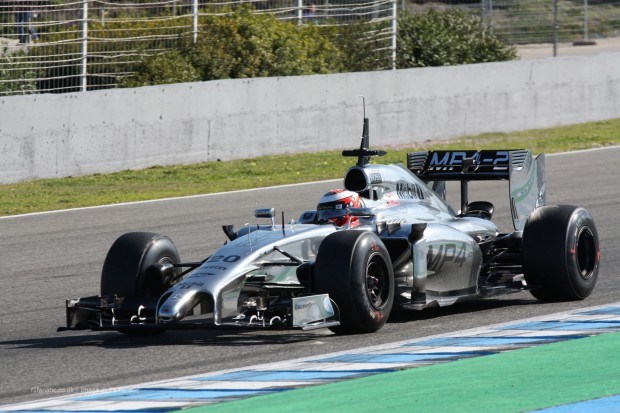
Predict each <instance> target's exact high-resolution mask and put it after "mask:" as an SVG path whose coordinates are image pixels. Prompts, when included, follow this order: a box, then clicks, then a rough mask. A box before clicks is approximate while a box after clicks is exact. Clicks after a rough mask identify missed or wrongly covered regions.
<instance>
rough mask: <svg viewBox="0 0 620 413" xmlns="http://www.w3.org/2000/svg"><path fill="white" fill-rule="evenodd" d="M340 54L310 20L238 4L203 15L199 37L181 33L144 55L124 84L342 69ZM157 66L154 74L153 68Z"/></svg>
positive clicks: (341, 56) (291, 74)
mask: <svg viewBox="0 0 620 413" xmlns="http://www.w3.org/2000/svg"><path fill="white" fill-rule="evenodd" d="M342 61H343V55H342V53H341V52H340V50H339V49H338V48H337V47H336V46H335V45H334V44H333V43H332V42H331V41H330V40H329V38H328V37H326V36H323V35H321V33H320V32H319V30H318V28H317V27H315V26H313V25H308V26H298V25H296V24H291V23H288V22H283V21H280V20H278V19H276V18H275V17H274V16H271V15H261V14H252V13H250V11H249V10H248V9H247V8H242V9H240V10H239V11H237V12H235V13H233V14H232V15H230V16H207V17H205V18H204V19H203V20H202V21H201V28H200V33H199V34H198V41H197V42H196V43H194V42H193V38H192V36H183V38H182V39H181V41H180V42H179V46H178V48H177V50H175V51H174V52H166V53H164V54H161V55H158V56H157V57H156V58H155V59H146V60H145V62H144V63H143V64H141V65H140V66H139V67H138V70H137V72H136V73H135V74H134V75H132V76H131V77H130V78H129V79H128V80H126V81H125V82H124V85H127V86H129V85H136V84H161V83H172V82H178V81H179V77H188V78H190V79H191V80H213V79H231V78H248V77H264V76H296V75H309V74H317V73H335V72H339V71H341V70H342V69H343V68H344V66H343V64H342ZM153 71H156V72H157V73H153Z"/></svg>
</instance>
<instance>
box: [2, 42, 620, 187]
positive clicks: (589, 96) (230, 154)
mask: <svg viewBox="0 0 620 413" xmlns="http://www.w3.org/2000/svg"><path fill="white" fill-rule="evenodd" d="M356 95H364V96H365V97H366V102H367V115H368V116H369V117H370V132H371V134H370V135H371V144H372V146H375V147H380V146H386V145H400V144H410V143H414V142H421V141H425V140H428V139H431V140H439V139H448V138H454V137H458V136H463V135H471V134H478V133H482V132H495V131H502V132H508V131H515V130H522V129H529V128H539V127H549V126H555V125H562V124H570V123H578V122H585V121H592V120H600V119H610V118H614V117H620V53H607V54H600V55H596V56H587V57H566V58H555V59H554V58H548V59H540V60H530V61H517V62H506V63H489V64H480V65H468V66H458V67H442V68H424V69H408V70H397V71H387V72H370V73H354V74H338V75H318V76H302V77H286V78H262V79H245V80H221V81H212V82H200V83H187V84H177V85H167V86H153V87H144V88H138V89H115V90H106V91H94V92H87V93H72V94H62V95H32V96H11V97H2V98H0V157H1V160H2V162H1V163H0V183H9V182H16V181H22V180H31V179H36V178H52V177H64V176H76V175H83V174H92V173H101V172H111V171H119V170H124V169H131V168H143V167H148V166H151V165H164V164H175V163H192V162H199V161H214V160H217V159H221V160H229V159H235V158H247V157H255V156H259V155H267V154H279V153H293V152H299V151H320V150H327V149H341V148H345V147H347V148H352V147H356V146H357V145H358V144H359V136H360V135H361V124H362V119H361V118H362V105H361V99H358V98H356V97H355V96H356Z"/></svg>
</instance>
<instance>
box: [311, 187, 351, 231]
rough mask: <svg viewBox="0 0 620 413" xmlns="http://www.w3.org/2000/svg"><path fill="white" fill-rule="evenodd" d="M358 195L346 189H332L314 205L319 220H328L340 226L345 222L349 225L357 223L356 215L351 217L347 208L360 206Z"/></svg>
mask: <svg viewBox="0 0 620 413" xmlns="http://www.w3.org/2000/svg"><path fill="white" fill-rule="evenodd" d="M361 207H362V202H361V200H360V196H359V195H358V194H357V193H355V192H352V191H347V190H346V189H332V190H331V191H329V192H328V193H326V194H325V195H323V197H321V200H320V201H319V204H318V205H317V206H316V210H317V218H318V220H319V222H325V221H326V220H329V221H331V222H333V223H335V224H336V225H337V226H339V227H341V226H343V225H345V224H346V223H350V225H351V226H357V225H359V222H358V221H359V218H358V217H351V215H350V214H349V210H348V208H361Z"/></svg>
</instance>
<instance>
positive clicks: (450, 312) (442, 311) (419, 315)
mask: <svg viewBox="0 0 620 413" xmlns="http://www.w3.org/2000/svg"><path fill="white" fill-rule="evenodd" d="M539 304H541V305H542V304H544V303H542V302H540V301H537V300H536V299H534V298H530V297H527V298H514V297H511V298H508V299H507V298H495V299H494V298H490V299H489V298H487V299H478V300H471V301H464V302H460V303H455V304H453V305H449V306H446V307H439V306H436V307H429V308H425V309H423V310H420V311H409V310H403V309H397V310H396V311H394V310H392V314H390V318H389V319H388V324H390V323H409V322H415V321H423V320H431V321H432V320H438V319H440V318H442V317H451V316H454V315H459V314H462V315H464V314H470V313H480V312H485V311H489V312H490V314H489V318H488V320H489V322H488V323H484V324H493V323H496V322H497V321H496V319H495V317H494V316H493V312H494V311H496V310H498V309H503V308H511V307H512V308H515V309H517V308H521V307H524V306H527V307H529V306H532V305H539Z"/></svg>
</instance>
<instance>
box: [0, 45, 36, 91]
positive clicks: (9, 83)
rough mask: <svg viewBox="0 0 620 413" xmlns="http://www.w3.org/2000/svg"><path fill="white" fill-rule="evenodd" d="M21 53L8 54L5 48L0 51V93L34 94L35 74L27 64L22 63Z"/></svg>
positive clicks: (22, 55)
mask: <svg viewBox="0 0 620 413" xmlns="http://www.w3.org/2000/svg"><path fill="white" fill-rule="evenodd" d="M24 55H25V53H24V52H23V51H20V52H16V53H13V54H11V53H9V52H8V50H7V48H4V49H3V50H0V80H1V81H2V82H0V93H2V94H26V93H36V92H37V83H36V81H35V79H36V77H37V74H36V72H35V71H34V70H33V69H31V68H30V67H29V66H28V65H27V64H24V63H23V62H22V60H23V58H24Z"/></svg>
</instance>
